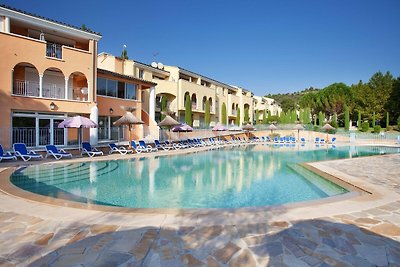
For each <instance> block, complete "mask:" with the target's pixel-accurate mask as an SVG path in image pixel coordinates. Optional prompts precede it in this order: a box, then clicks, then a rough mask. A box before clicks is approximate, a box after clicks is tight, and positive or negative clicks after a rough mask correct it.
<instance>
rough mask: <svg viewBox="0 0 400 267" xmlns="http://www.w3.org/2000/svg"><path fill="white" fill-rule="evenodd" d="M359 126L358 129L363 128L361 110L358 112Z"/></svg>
mask: <svg viewBox="0 0 400 267" xmlns="http://www.w3.org/2000/svg"><path fill="white" fill-rule="evenodd" d="M357 127H358V129H360V128H361V112H360V111H359V112H358V118H357Z"/></svg>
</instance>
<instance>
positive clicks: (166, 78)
mask: <svg viewBox="0 0 400 267" xmlns="http://www.w3.org/2000/svg"><path fill="white" fill-rule="evenodd" d="M98 66H99V68H102V69H107V70H109V71H113V72H117V73H121V74H124V75H128V76H132V77H135V78H137V79H143V80H146V81H149V82H153V83H156V84H157V85H156V86H155V87H154V88H149V89H148V90H142V96H141V99H142V108H143V112H144V113H147V114H148V115H149V118H150V121H151V123H150V127H149V130H148V131H146V130H145V136H148V135H153V134H152V131H153V130H154V127H152V125H153V124H152V123H153V122H154V123H156V122H159V121H160V118H161V99H162V97H166V99H167V110H168V111H170V112H173V113H175V116H176V117H177V119H178V120H179V121H181V122H184V121H185V99H186V96H187V95H189V97H190V101H191V109H192V116H193V118H192V121H193V126H194V127H200V128H202V127H206V126H205V123H204V117H205V105H206V104H205V103H206V101H207V100H208V101H209V103H210V117H211V118H210V125H211V126H213V125H214V124H215V123H217V122H220V123H221V122H222V121H223V119H222V114H223V112H222V106H223V104H225V106H226V116H227V122H228V124H233V123H235V122H236V121H237V119H238V118H237V115H238V110H239V109H240V122H241V123H244V119H245V114H246V113H247V114H248V117H249V122H253V120H254V112H255V110H256V108H255V104H256V103H257V101H256V100H257V97H255V96H254V94H253V93H252V92H250V91H249V90H246V89H243V88H241V87H237V86H231V85H228V84H226V83H223V82H220V81H217V80H214V79H211V78H209V77H206V76H204V75H200V74H197V73H195V72H192V71H189V70H186V69H184V68H181V67H176V66H164V65H163V64H160V63H158V64H152V65H148V64H144V63H141V62H138V61H135V60H130V59H129V60H127V59H122V58H120V57H116V56H113V55H111V54H108V53H104V52H103V53H100V54H99V55H98ZM258 98H261V97H258ZM153 99H155V103H153V101H154V100H153ZM263 99H264V102H263V104H260V105H262V106H263V109H268V110H271V114H277V113H279V112H280V107H279V104H278V103H276V102H275V101H274V100H273V99H270V98H263ZM259 110H260V109H259Z"/></svg>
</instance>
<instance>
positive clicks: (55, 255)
mask: <svg viewBox="0 0 400 267" xmlns="http://www.w3.org/2000/svg"><path fill="white" fill-rule="evenodd" d="M313 166H314V167H317V168H319V169H321V170H324V171H325V172H327V173H331V172H334V173H332V174H335V175H338V176H340V175H342V176H345V177H347V178H349V177H353V178H354V179H355V180H357V181H364V183H365V186H366V187H369V188H372V189H374V188H375V189H377V190H376V192H377V193H375V192H374V194H378V195H379V192H385V191H384V190H387V192H390V200H389V201H388V200H387V198H386V200H385V201H384V202H379V201H377V202H365V199H366V198H368V197H369V196H366V197H363V196H361V197H358V198H354V199H347V200H342V201H341V202H340V203H342V204H341V205H342V206H343V210H342V209H338V208H337V207H340V205H336V206H335V205H330V204H329V203H328V204H323V203H322V204H319V205H318V206H317V207H318V212H317V211H315V210H313V208H312V207H311V208H310V209H309V210H310V213H309V214H307V210H308V209H307V208H306V209H304V208H303V209H300V210H297V211H293V210H292V209H290V208H288V209H287V210H286V209H284V208H282V209H278V210H275V211H274V210H271V213H269V212H266V211H259V212H257V211H254V212H240V211H238V212H237V213H236V212H230V213H227V214H226V216H225V214H224V213H223V212H222V214H220V216H213V215H210V214H208V213H204V214H202V213H198V214H194V215H187V214H175V215H162V214H121V213H110V212H101V211H85V210H81V209H72V208H64V207H55V206H52V205H46V204H38V203H34V202H30V201H26V200H22V199H17V198H14V197H10V196H7V195H5V194H0V201H1V203H3V205H1V206H0V240H1V242H0V265H1V266H8V265H9V266H13V265H18V264H20V265H23V266H25V265H29V264H31V265H32V266H48V265H50V266H74V265H84V266H116V265H122V266H400V243H399V241H400V186H399V184H400V155H387V156H376V157H366V158H357V159H346V160H340V161H330V162H319V163H315V164H313ZM380 188H382V190H378V189H380ZM385 195H386V197H388V196H389V195H388V194H385ZM378 197H382V198H384V197H385V196H378ZM365 203H377V204H376V205H373V204H368V205H369V206H368V205H366V204H365ZM336 204H337V203H336ZM349 206H359V207H360V208H359V209H358V210H357V209H354V208H353V209H352V210H351V211H349V208H348V207H349ZM324 207H326V215H324V214H325V210H324ZM300 211H301V216H298V217H296V214H300ZM296 212H297V213H296ZM315 214H319V216H315ZM56 218H57V219H56ZM219 220H220V221H219Z"/></svg>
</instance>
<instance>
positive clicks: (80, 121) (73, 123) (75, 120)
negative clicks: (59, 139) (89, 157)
mask: <svg viewBox="0 0 400 267" xmlns="http://www.w3.org/2000/svg"><path fill="white" fill-rule="evenodd" d="M97 126H98V125H97V123H95V122H94V121H92V120H91V119H88V118H86V117H82V116H75V117H69V118H66V119H65V120H64V121H63V122H61V123H60V124H58V128H77V129H82V128H97ZM81 131H82V130H80V131H78V146H79V151H80V150H81V135H82V133H81Z"/></svg>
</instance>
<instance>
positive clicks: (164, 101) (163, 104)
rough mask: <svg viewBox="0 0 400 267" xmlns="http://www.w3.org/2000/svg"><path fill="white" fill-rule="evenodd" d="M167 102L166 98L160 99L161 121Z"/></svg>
mask: <svg viewBox="0 0 400 267" xmlns="http://www.w3.org/2000/svg"><path fill="white" fill-rule="evenodd" d="M167 102H168V99H167V97H166V96H162V97H161V120H163V119H164V118H165V113H166V112H167Z"/></svg>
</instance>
